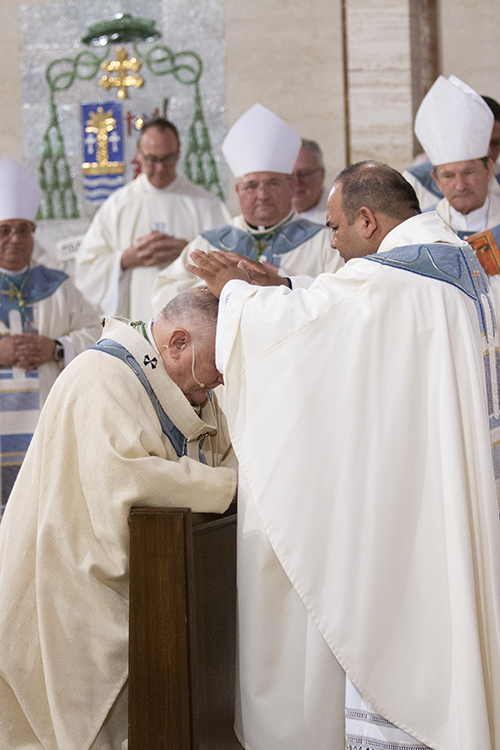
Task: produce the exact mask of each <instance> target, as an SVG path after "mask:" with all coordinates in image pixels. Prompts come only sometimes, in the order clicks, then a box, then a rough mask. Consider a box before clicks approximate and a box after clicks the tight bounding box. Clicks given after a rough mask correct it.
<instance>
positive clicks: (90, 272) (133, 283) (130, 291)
mask: <svg viewBox="0 0 500 750" xmlns="http://www.w3.org/2000/svg"><path fill="white" fill-rule="evenodd" d="M179 156H180V139H179V134H178V131H177V128H176V127H175V125H173V124H172V123H171V122H169V121H168V120H166V119H165V118H162V117H158V118H155V119H153V120H149V121H148V122H147V123H146V124H145V125H144V126H143V128H142V130H141V133H140V136H139V140H138V143H137V151H136V160H137V162H138V163H139V165H140V167H141V174H140V175H139V176H138V177H137V179H135V180H133V181H132V182H131V183H129V184H128V185H125V186H124V187H123V188H121V189H119V190H117V191H116V192H115V193H113V194H112V195H111V196H110V197H109V198H108V199H107V200H106V201H105V202H104V203H103V205H102V206H101V207H100V209H99V210H98V211H97V213H96V215H95V217H94V219H93V221H92V224H91V225H90V228H89V230H88V232H87V233H86V235H85V237H84V239H83V241H82V244H81V246H80V249H79V252H78V256H77V259H76V268H75V283H76V286H77V287H78V288H79V289H80V290H81V291H82V292H83V294H84V295H85V297H86V298H87V299H88V300H89V301H90V302H92V303H93V304H94V305H95V306H96V307H99V308H100V309H101V311H102V312H103V313H104V314H105V315H119V316H122V317H126V318H130V319H132V320H137V319H141V320H148V319H149V318H150V317H151V314H152V310H151V302H150V299H151V289H152V286H153V284H154V282H155V279H156V276H157V274H158V271H159V270H160V269H162V268H164V267H165V266H167V265H168V264H169V263H171V262H172V261H173V260H174V259H175V258H177V256H178V255H179V253H180V252H181V250H182V249H183V248H184V246H185V245H186V244H187V243H188V242H189V241H190V240H192V239H194V237H196V236H197V235H198V234H199V233H200V232H202V231H204V230H206V229H211V228H212V227H215V226H218V225H219V224H224V223H225V222H227V221H228V220H229V218H230V214H229V211H228V209H227V208H226V206H225V205H224V203H223V202H222V201H221V200H219V199H218V198H216V197H215V196H214V195H212V194H211V193H209V192H208V191H206V190H204V189H203V188H202V187H200V186H199V185H195V184H194V183H192V182H190V181H189V180H188V179H187V177H185V176H184V175H177V172H176V167H177V162H178V160H179Z"/></svg>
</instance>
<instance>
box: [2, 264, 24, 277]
mask: <svg viewBox="0 0 500 750" xmlns="http://www.w3.org/2000/svg"><path fill="white" fill-rule="evenodd" d="M28 268H29V264H28V265H27V266H24V268H20V269H19V271H8V270H7V269H6V268H1V267H0V273H4V274H5V275H6V276H19V274H21V273H24V272H25V271H27V270H28Z"/></svg>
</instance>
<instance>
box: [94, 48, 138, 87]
mask: <svg viewBox="0 0 500 750" xmlns="http://www.w3.org/2000/svg"><path fill="white" fill-rule="evenodd" d="M127 57H128V52H127V51H126V50H124V49H123V47H118V49H117V50H116V58H117V59H116V60H104V62H103V63H102V65H101V68H102V69H103V70H106V71H107V72H108V73H114V75H112V76H103V77H102V78H101V79H100V80H99V85H100V86H102V87H103V89H106V91H108V90H109V89H110V88H112V87H113V86H117V87H118V99H128V98H129V96H128V91H127V89H128V88H129V87H130V86H134V87H135V88H136V89H137V88H140V87H141V86H142V85H143V83H144V78H142V76H140V75H137V72H134V73H130V71H138V70H140V69H141V68H142V63H140V62H139V60H136V58H135V57H132V58H131V59H130V60H127Z"/></svg>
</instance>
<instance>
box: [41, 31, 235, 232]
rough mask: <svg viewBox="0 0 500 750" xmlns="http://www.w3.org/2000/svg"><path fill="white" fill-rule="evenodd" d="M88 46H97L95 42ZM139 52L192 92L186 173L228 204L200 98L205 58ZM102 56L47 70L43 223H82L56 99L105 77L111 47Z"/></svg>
mask: <svg viewBox="0 0 500 750" xmlns="http://www.w3.org/2000/svg"><path fill="white" fill-rule="evenodd" d="M139 20H142V19H139ZM150 23H153V22H150ZM84 38H86V37H84ZM136 38H137V37H136ZM113 41H115V40H114V39H113ZM87 43H92V40H91V39H90V37H89V41H88V42H87ZM94 43H95V42H94ZM133 48H134V52H135V55H136V56H137V59H138V60H140V61H141V62H142V63H143V65H144V66H145V67H146V68H147V69H148V70H149V72H150V73H151V74H152V75H155V76H168V75H171V76H173V77H174V79H175V80H176V81H177V82H178V83H180V84H182V85H184V86H191V87H192V89H193V105H194V107H193V108H194V112H193V119H192V122H191V125H190V127H189V131H188V140H187V148H186V155H185V158H184V172H185V174H186V176H187V177H188V178H189V179H190V180H192V182H195V183H196V184H198V185H201V186H202V187H204V188H205V189H206V190H211V191H212V192H215V193H216V194H217V195H218V196H219V197H220V198H223V193H222V188H221V185H220V180H219V174H218V170H217V164H216V162H215V159H214V157H213V153H212V146H211V142H210V134H209V131H208V127H207V124H206V121H205V117H204V113H203V105H202V99H201V95H200V78H201V76H202V73H203V62H202V60H201V57H200V56H199V55H197V54H196V52H190V51H183V52H177V53H175V52H173V51H172V50H171V49H170V48H169V47H167V46H165V45H162V44H154V45H153V46H151V47H150V48H149V49H145V50H142V49H139V47H138V46H137V44H134V45H133ZM101 50H102V52H101ZM100 52H101V54H99V55H98V54H95V53H94V52H91V51H90V50H85V51H83V52H80V53H79V54H77V55H76V56H75V57H73V58H72V57H63V58H60V59H57V60H54V61H53V62H51V63H50V65H48V66H47V70H46V73H45V78H46V81H47V84H48V87H49V90H50V114H49V123H48V126H47V129H46V131H45V134H44V136H43V145H42V158H41V162H40V166H39V169H38V173H39V183H40V186H41V188H42V190H43V194H44V197H43V199H42V203H41V205H40V208H39V211H38V216H37V218H38V219H73V218H78V204H77V197H76V193H75V191H74V189H73V181H72V177H71V170H70V166H69V163H68V161H67V158H66V153H65V147H64V138H63V134H62V132H61V128H60V126H59V121H58V116H57V104H56V100H55V96H56V93H57V92H61V91H68V90H69V89H70V88H71V86H72V85H73V83H74V82H75V81H76V80H77V79H78V80H81V81H82V80H83V81H87V80H91V79H93V78H95V77H96V76H97V75H98V74H99V71H100V68H101V63H102V62H103V61H104V60H105V59H106V58H108V59H109V55H110V50H109V47H104V48H102V47H101V49H100Z"/></svg>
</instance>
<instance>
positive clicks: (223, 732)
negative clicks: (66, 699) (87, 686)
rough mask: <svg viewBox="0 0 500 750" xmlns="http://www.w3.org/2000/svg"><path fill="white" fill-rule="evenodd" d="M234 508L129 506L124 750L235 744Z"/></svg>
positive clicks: (232, 747) (208, 749)
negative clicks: (200, 509) (217, 510)
mask: <svg viewBox="0 0 500 750" xmlns="http://www.w3.org/2000/svg"><path fill="white" fill-rule="evenodd" d="M235 652H236V507H232V508H230V509H229V510H228V511H227V512H226V513H225V514H224V515H223V516H220V515H215V514H201V513H196V514H192V513H191V511H190V510H189V509H185V508H151V507H145V508H142V507H141V508H132V510H131V513H130V645H129V750H237V749H238V748H239V750H241V745H240V744H239V743H238V742H237V740H236V738H235V736H234V732H233V720H234V685H235Z"/></svg>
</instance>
